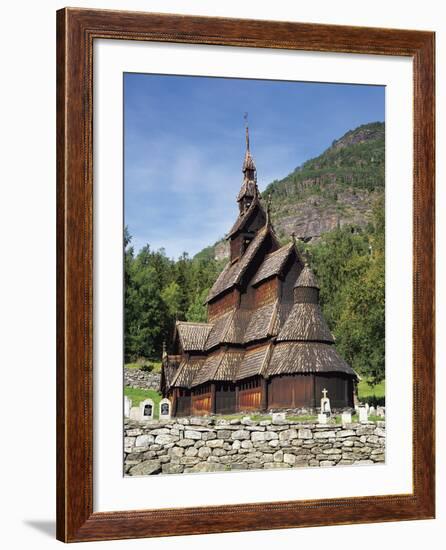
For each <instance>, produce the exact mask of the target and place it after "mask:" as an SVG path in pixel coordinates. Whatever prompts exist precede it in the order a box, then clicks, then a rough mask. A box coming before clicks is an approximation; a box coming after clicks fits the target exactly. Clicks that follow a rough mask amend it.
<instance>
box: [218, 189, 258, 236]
mask: <svg viewBox="0 0 446 550" xmlns="http://www.w3.org/2000/svg"><path fill="white" fill-rule="evenodd" d="M242 190H243V187H242ZM242 190H241V191H240V193H241V192H242ZM256 208H259V210H261V211H262V212H263V213H264V214H265V210H264V209H263V206H262V204H261V202H260V201H259V199H258V197H257V196H256V197H255V198H254V200H253V201H252V203H251V205H250V207H249V208H248V210H246V212H245V213H244V214H242V215H239V217H238V218H237V219H236V220H235V223H234V225H233V226H232V227H231V229H230V231H229V233H228V234H227V235H226V239H229V238H230V237H231V236H232V235H234V233H237V231H239V230H240V229H241V228H242V227H243V226H244V225H245V223H248V221H249V220H250V219H251V215H252V214H253V213H254V211H255V210H256ZM265 219H266V215H265Z"/></svg>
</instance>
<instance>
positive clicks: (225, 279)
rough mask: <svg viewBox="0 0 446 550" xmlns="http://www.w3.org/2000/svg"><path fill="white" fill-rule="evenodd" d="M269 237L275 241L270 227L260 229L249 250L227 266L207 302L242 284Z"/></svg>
mask: <svg viewBox="0 0 446 550" xmlns="http://www.w3.org/2000/svg"><path fill="white" fill-rule="evenodd" d="M267 235H271V236H272V237H273V238H274V239H275V237H274V234H273V232H272V231H271V229H270V226H268V225H265V226H263V227H262V229H259V231H258V232H257V235H256V236H255V237H254V239H253V240H252V241H251V242H250V243H249V245H248V248H247V249H246V251H245V253H244V254H243V256H242V257H241V258H240V259H238V260H237V261H236V262H235V263H233V264H231V263H228V264H226V267H225V268H224V269H223V271H222V272H221V273H220V275H219V276H218V278H217V280H216V281H215V283H214V284H213V286H212V288H211V290H210V291H209V294H208V296H207V299H206V301H207V302H210V301H211V300H212V299H214V298H215V297H216V296H218V295H219V294H221V293H222V292H224V291H226V290H229V289H230V288H231V287H233V286H234V285H236V284H238V283H239V282H240V280H241V278H242V276H243V275H244V273H245V271H246V269H247V268H248V266H249V264H250V263H251V260H252V259H253V258H254V256H255V255H256V253H257V251H258V250H259V248H260V246H261V245H262V243H263V241H264V240H265V238H266V236H267Z"/></svg>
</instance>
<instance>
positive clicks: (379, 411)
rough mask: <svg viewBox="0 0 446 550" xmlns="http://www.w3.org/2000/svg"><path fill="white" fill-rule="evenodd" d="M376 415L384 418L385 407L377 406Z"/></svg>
mask: <svg viewBox="0 0 446 550" xmlns="http://www.w3.org/2000/svg"><path fill="white" fill-rule="evenodd" d="M376 416H381V417H382V418H384V417H385V416H386V409H385V408H384V407H377V409H376Z"/></svg>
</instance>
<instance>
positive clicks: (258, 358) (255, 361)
mask: <svg viewBox="0 0 446 550" xmlns="http://www.w3.org/2000/svg"><path fill="white" fill-rule="evenodd" d="M272 347H273V346H272V344H271V343H266V344H265V345H263V346H261V347H259V348H254V349H252V350H248V351H247V352H246V353H245V355H244V356H243V361H241V363H240V366H239V369H238V372H237V380H241V379H243V378H249V377H251V376H256V375H260V374H262V373H264V372H265V371H266V370H267V367H268V362H269V358H270V355H271V351H272Z"/></svg>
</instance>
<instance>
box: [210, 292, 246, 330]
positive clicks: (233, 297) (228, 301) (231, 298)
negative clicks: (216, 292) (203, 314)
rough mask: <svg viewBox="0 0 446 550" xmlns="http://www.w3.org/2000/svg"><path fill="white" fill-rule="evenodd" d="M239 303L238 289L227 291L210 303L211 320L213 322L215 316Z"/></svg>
mask: <svg viewBox="0 0 446 550" xmlns="http://www.w3.org/2000/svg"><path fill="white" fill-rule="evenodd" d="M238 303H239V292H238V290H237V289H235V288H233V289H232V290H231V291H230V292H227V293H226V294H224V295H223V296H222V297H221V298H219V299H218V300H216V301H215V302H212V303H210V304H209V305H208V319H209V322H212V321H213V320H214V319H215V318H217V317H220V315H223V314H224V313H227V312H228V311H230V310H231V309H233V308H235V307H237V306H238Z"/></svg>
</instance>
